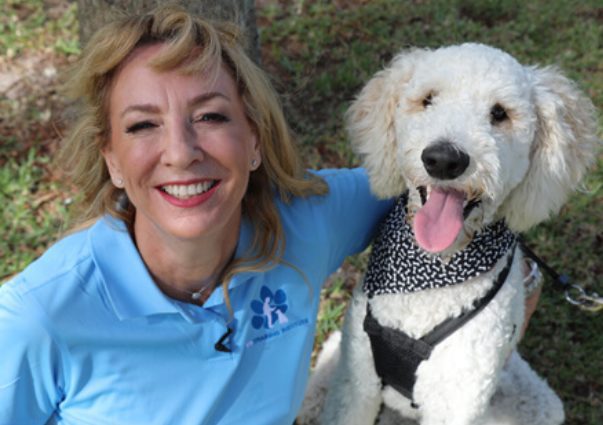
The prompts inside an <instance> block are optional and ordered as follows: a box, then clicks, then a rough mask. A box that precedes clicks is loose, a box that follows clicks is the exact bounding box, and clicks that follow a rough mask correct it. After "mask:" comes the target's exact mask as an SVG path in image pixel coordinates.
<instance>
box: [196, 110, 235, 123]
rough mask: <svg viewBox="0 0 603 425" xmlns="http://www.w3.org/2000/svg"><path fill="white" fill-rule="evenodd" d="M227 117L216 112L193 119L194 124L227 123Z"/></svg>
mask: <svg viewBox="0 0 603 425" xmlns="http://www.w3.org/2000/svg"><path fill="white" fill-rule="evenodd" d="M227 121H229V120H228V117H226V116H225V115H222V114H219V113H217V112H210V113H207V114H203V115H201V116H199V117H198V118H196V119H195V122H227Z"/></svg>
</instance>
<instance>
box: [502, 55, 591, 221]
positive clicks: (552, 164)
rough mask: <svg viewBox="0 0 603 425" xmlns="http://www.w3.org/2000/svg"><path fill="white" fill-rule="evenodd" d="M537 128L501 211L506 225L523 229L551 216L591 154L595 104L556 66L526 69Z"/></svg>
mask: <svg viewBox="0 0 603 425" xmlns="http://www.w3.org/2000/svg"><path fill="white" fill-rule="evenodd" d="M531 71H532V72H533V78H534V85H533V90H534V93H533V94H534V102H535V105H536V114H537V120H538V122H537V129H536V134H535V137H534V140H533V142H532V150H531V153H530V156H531V157H530V168H529V170H528V173H527V175H526V177H525V179H524V181H523V182H521V183H520V184H519V186H518V187H517V188H515V189H514V190H513V191H512V192H511V194H510V195H509V198H508V200H507V201H506V202H505V205H504V206H503V213H504V216H505V218H506V220H507V224H508V225H509V227H510V228H512V229H513V230H516V231H525V230H527V229H529V228H530V227H532V226H534V225H536V224H538V223H540V222H541V221H543V220H546V219H547V218H549V217H550V216H551V215H553V214H556V213H557V212H558V211H559V209H560V208H561V206H562V205H563V204H564V203H565V201H566V199H567V197H568V195H569V194H570V193H571V192H572V191H573V190H574V189H575V188H576V186H577V185H578V183H579V182H580V180H581V179H582V178H583V177H584V175H585V173H586V171H587V170H588V167H589V166H591V165H592V164H593V162H594V160H595V158H596V155H595V154H596V151H597V148H598V146H599V144H600V140H598V138H597V119H596V111H595V108H594V106H593V104H592V102H591V101H590V99H588V98H587V97H586V96H585V95H584V94H583V93H582V92H581V91H580V90H579V89H578V88H577V87H576V85H575V83H573V82H572V81H570V80H569V79H567V78H566V77H564V76H563V75H562V74H561V73H560V72H559V71H558V70H557V69H555V68H552V67H547V68H535V67H534V68H532V69H531Z"/></svg>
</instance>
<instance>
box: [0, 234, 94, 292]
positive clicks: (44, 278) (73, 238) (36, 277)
mask: <svg viewBox="0 0 603 425" xmlns="http://www.w3.org/2000/svg"><path fill="white" fill-rule="evenodd" d="M89 230H90V229H84V230H80V231H78V232H74V233H72V234H70V235H68V236H65V237H63V238H61V239H59V240H58V241H57V242H55V243H54V244H53V245H51V246H50V247H49V248H48V249H47V250H46V251H45V252H44V253H43V254H42V255H41V256H40V257H39V258H37V259H36V260H34V261H33V262H32V263H31V264H29V265H28V266H27V267H26V268H25V269H24V270H23V271H21V272H20V273H19V274H17V275H16V276H14V277H13V278H12V279H11V280H9V281H8V282H6V283H5V284H3V285H2V286H0V303H3V302H5V301H6V300H7V299H9V298H11V297H14V296H16V297H20V298H21V297H24V298H27V297H29V296H30V295H31V294H32V293H37V292H48V295H50V294H55V295H53V296H52V298H53V299H56V294H57V292H61V291H64V290H65V289H67V286H68V285H67V282H68V281H69V280H72V281H73V280H78V279H79V276H81V274H82V270H81V269H82V265H83V264H84V263H86V262H87V261H89V260H90V259H91V258H90V257H91V256H90V250H89V249H88V232H89Z"/></svg>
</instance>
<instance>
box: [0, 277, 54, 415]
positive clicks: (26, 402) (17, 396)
mask: <svg viewBox="0 0 603 425" xmlns="http://www.w3.org/2000/svg"><path fill="white" fill-rule="evenodd" d="M17 279H18V278H17ZM16 283H18V282H15V281H13V282H9V283H7V284H5V285H4V286H3V287H2V288H0V347H2V348H1V350H2V351H1V353H0V425H15V424H28V425H36V424H45V423H46V422H47V421H48V419H49V418H50V417H51V416H52V415H53V413H54V411H55V409H56V406H57V403H58V402H59V400H60V399H61V397H62V388H61V387H62V385H61V384H60V380H61V377H62V373H61V370H60V367H59V365H60V354H59V349H58V347H57V345H56V344H55V342H54V340H53V338H52V337H51V335H50V334H49V332H48V331H47V330H46V329H44V326H43V325H42V324H41V323H40V322H39V311H37V309H36V308H35V306H33V307H32V306H31V305H28V304H27V303H25V302H24V301H23V299H22V297H21V296H20V294H19V293H18V292H17V288H16V285H14V284H16Z"/></svg>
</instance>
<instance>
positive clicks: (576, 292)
mask: <svg viewBox="0 0 603 425" xmlns="http://www.w3.org/2000/svg"><path fill="white" fill-rule="evenodd" d="M565 299H566V300H567V302H569V303H570V304H572V305H575V306H577V307H578V308H580V309H581V310H586V311H590V312H593V313H595V312H598V311H599V310H601V309H603V297H602V296H600V295H599V294H597V293H596V292H591V293H588V292H586V290H585V289H584V288H583V287H581V286H580V285H576V284H573V285H570V286H569V287H568V288H567V289H566V290H565Z"/></svg>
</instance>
